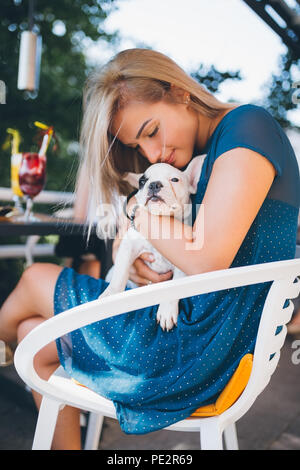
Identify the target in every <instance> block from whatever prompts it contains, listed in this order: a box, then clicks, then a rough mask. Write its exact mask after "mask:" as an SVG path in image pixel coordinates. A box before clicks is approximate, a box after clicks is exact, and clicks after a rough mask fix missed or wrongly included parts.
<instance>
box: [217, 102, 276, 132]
mask: <svg viewBox="0 0 300 470" xmlns="http://www.w3.org/2000/svg"><path fill="white" fill-rule="evenodd" d="M241 118H243V119H241ZM245 119H246V120H247V122H249V121H252V120H257V121H256V122H261V121H265V122H270V123H272V125H275V126H276V127H277V121H276V120H275V119H274V118H273V116H272V115H271V114H270V113H269V111H268V110H267V109H265V108H264V107H263V106H259V105H256V104H251V103H247V104H237V105H236V106H234V107H233V108H232V109H229V110H228V111H227V113H226V115H225V117H224V118H223V120H222V121H223V122H224V124H226V122H232V121H236V122H237V123H240V124H243V123H244V122H245ZM222 121H221V123H222Z"/></svg>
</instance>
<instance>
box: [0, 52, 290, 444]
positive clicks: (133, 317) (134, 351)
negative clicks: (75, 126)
mask: <svg viewBox="0 0 300 470" xmlns="http://www.w3.org/2000/svg"><path fill="white" fill-rule="evenodd" d="M81 146H82V151H83V165H84V166H85V168H86V171H87V175H88V176H87V177H88V181H89V187H90V188H91V193H90V195H91V199H92V203H93V207H97V205H98V204H99V201H103V202H107V203H114V201H115V196H116V194H122V195H127V194H129V192H130V190H131V188H130V187H129V186H128V183H126V181H125V180H124V176H125V175H126V172H128V171H135V172H137V173H139V172H142V171H144V169H145V168H147V166H149V165H150V164H153V163H157V162H168V163H169V164H171V165H173V166H175V167H176V168H180V169H183V168H185V167H186V166H187V165H188V164H189V162H190V161H191V159H192V158H193V157H194V156H195V155H198V154H200V153H206V154H207V156H206V159H205V162H204V165H203V168H202V172H201V175H200V179H199V182H198V189H197V193H196V194H195V195H193V200H192V203H193V207H194V208H195V207H197V205H199V204H202V207H204V243H203V245H202V247H201V249H200V248H199V246H201V243H200V244H199V238H200V237H201V236H202V229H203V226H202V225H200V221H201V218H200V217H199V214H196V213H194V216H193V226H192V227H190V228H186V230H184V231H183V232H182V233H184V235H183V237H182V238H181V239H178V237H175V236H174V233H177V234H178V233H179V232H178V228H180V226H181V225H182V224H181V222H180V221H179V220H176V219H171V221H170V219H169V217H166V216H158V215H157V216H151V229H152V228H153V232H151V233H156V234H157V233H161V235H162V236H161V237H160V238H159V239H157V238H154V239H151V233H148V230H147V227H149V224H148V214H147V213H146V212H145V211H143V210H138V211H136V213H135V226H136V228H137V230H139V231H140V232H141V233H142V234H143V235H144V236H147V237H148V238H149V239H150V240H151V242H152V243H153V245H154V246H155V248H157V249H158V250H159V251H160V252H161V253H162V254H163V255H164V256H165V257H166V258H168V259H169V260H170V261H171V262H172V263H173V264H174V265H176V266H178V267H179V269H181V270H182V271H183V272H185V273H186V274H187V275H191V274H196V273H205V272H208V271H214V270H219V269H226V268H230V267H235V266H242V265H248V264H256V263H264V262H269V261H276V260H283V259H290V258H293V257H294V253H295V246H296V232H297V217H298V208H299V173H298V166H297V162H296V158H295V155H294V152H293V149H292V147H291V145H290V143H289V141H288V139H287V137H286V135H285V134H284V132H283V130H282V129H281V128H280V126H279V125H278V124H277V123H276V122H275V121H274V119H273V118H272V117H271V116H270V114H269V113H268V112H267V111H265V110H264V109H263V108H261V107H258V106H254V105H249V104H246V105H238V104H230V105H229V104H224V103H221V102H220V101H218V100H217V99H216V98H215V97H214V96H212V95H211V94H210V93H208V92H207V91H205V89H204V88H203V87H202V86H201V85H199V84H198V83H197V82H195V81H194V80H193V79H191V78H190V77H189V76H188V75H187V74H186V73H185V72H184V71H183V70H182V69H181V68H180V67H178V66H177V65H176V64H175V63H174V62H173V61H172V60H171V59H169V58H168V57H166V56H164V55H162V54H160V53H158V52H154V51H150V50H144V49H131V50H127V51H123V52H121V53H119V54H118V55H117V56H116V57H115V58H114V59H112V60H111V61H110V62H109V63H108V64H107V65H106V66H105V67H104V68H103V69H101V70H100V71H97V72H95V73H94V74H93V75H92V76H91V77H90V78H89V80H88V82H87V87H86V90H85V95H84V118H83V123H82V131H81ZM174 184H175V183H174ZM132 204H133V201H132V199H131V200H130V202H129V204H128V206H127V212H128V213H130V211H131V210H132ZM170 223H171V230H170ZM119 225H120V226H119V230H120V232H119V233H122V231H124V227H123V226H121V224H119ZM158 227H160V229H161V231H160V232H159V231H158V230H156V229H158ZM181 228H182V227H181ZM125 229H126V227H125ZM166 230H168V232H167V233H169V234H170V236H169V238H168V239H166V237H164V236H163V235H164V233H166ZM118 243H119V242H118V240H116V242H115V247H114V248H115V250H116V249H117V247H118ZM144 259H146V255H144ZM171 276H172V274H171V273H166V274H163V275H158V274H157V273H155V272H154V271H152V270H151V269H150V268H149V267H148V266H146V264H145V263H144V262H143V259H139V260H137V261H136V262H135V264H134V271H133V272H132V275H131V280H132V281H134V282H135V283H137V284H138V285H145V284H147V283H149V281H151V282H161V281H164V280H168V279H170V278H171ZM106 286H107V283H106V282H105V281H104V280H102V279H100V280H96V279H94V278H92V277H89V276H80V275H79V274H77V273H75V272H74V271H73V270H72V269H70V268H64V269H62V268H61V267H58V266H54V265H43V264H36V265H33V266H32V267H31V268H29V269H28V270H26V271H25V272H24V274H23V276H22V278H21V280H20V282H19V284H18V286H17V287H16V289H15V290H14V291H13V292H12V294H11V295H10V296H9V298H8V299H7V300H6V302H5V303H4V305H3V306H2V309H1V312H0V338H1V339H3V340H4V341H6V342H10V341H14V340H15V339H16V338H17V339H18V340H19V341H20V340H21V339H22V338H23V337H24V336H25V335H26V334H27V333H28V331H30V330H31V329H32V328H34V327H35V326H36V325H37V324H39V323H40V322H42V321H44V320H45V319H47V318H50V317H51V316H52V315H53V314H59V313H60V312H61V311H64V310H66V309H68V308H71V307H73V306H75V305H77V304H80V303H83V302H88V301H91V300H94V299H96V298H98V296H99V295H100V294H101V292H103V290H104V289H105V287H106ZM269 287H270V285H269V283H268V284H257V285H254V286H248V287H241V288H236V289H229V290H226V291H220V292H213V293H211V294H206V295H200V296H194V297H189V298H185V299H181V301H180V313H179V318H178V324H177V327H176V328H173V329H172V330H171V331H169V332H167V331H163V330H162V329H161V327H160V326H159V325H157V323H156V311H157V305H155V306H153V307H149V308H145V309H141V310H137V311H135V312H131V313H130V314H129V315H121V316H118V317H114V318H112V319H108V320H104V321H101V322H98V323H95V324H92V325H90V326H88V327H85V328H83V329H81V330H77V331H75V332H73V333H71V334H70V335H68V336H67V337H64V338H62V339H61V340H59V341H57V347H56V346H55V345H54V344H51V345H49V346H48V347H47V348H45V350H44V351H41V352H40V353H39V354H38V355H37V358H36V368H37V370H38V372H39V373H40V375H42V376H43V377H46V378H47V377H49V375H50V374H51V373H52V371H53V370H54V369H55V368H56V367H57V365H58V362H59V361H60V362H61V363H62V364H63V366H64V367H65V368H66V370H67V372H68V373H69V374H70V375H72V377H74V378H75V379H77V380H78V381H79V382H81V383H82V384H84V385H86V386H88V387H90V388H91V389H93V390H95V391H96V392H98V393H99V394H101V395H104V396H106V397H107V398H109V399H111V400H113V401H114V402H115V406H116V410H117V415H118V418H119V421H120V424H121V427H122V429H123V430H124V431H125V432H127V433H137V434H138V433H145V432H149V431H154V430H157V429H159V428H161V427H163V426H167V425H169V424H172V423H173V422H176V421H178V420H181V419H183V418H186V417H187V416H189V415H190V414H191V413H192V412H193V411H194V410H195V409H197V408H198V407H199V406H201V405H206V404H209V403H212V402H214V401H215V400H216V398H217V396H218V395H219V394H220V392H221V391H222V390H223V389H224V387H225V385H226V384H227V382H228V381H229V379H230V377H231V376H232V374H233V372H234V371H235V369H236V368H237V366H238V364H239V361H240V360H241V358H242V357H243V356H244V355H245V354H246V353H248V352H253V349H254V345H255V339H256V334H257V328H258V324H259V319H260V315H261V312H262V307H263V304H264V300H265V297H266V295H267V292H268V289H269ZM35 398H36V401H37V403H39V400H40V397H38V396H37V395H35ZM66 426H69V428H68V432H65V431H64V430H65V429H66ZM53 445H54V447H56V448H78V447H79V445H80V442H79V426H78V412H77V411H76V410H74V409H72V408H65V409H64V410H63V411H62V412H61V416H60V418H59V421H58V425H57V429H56V435H55V441H54V444H53Z"/></svg>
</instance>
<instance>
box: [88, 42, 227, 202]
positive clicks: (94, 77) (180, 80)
mask: <svg viewBox="0 0 300 470" xmlns="http://www.w3.org/2000/svg"><path fill="white" fill-rule="evenodd" d="M171 85H173V86H175V87H178V88H179V89H181V90H184V91H185V92H188V93H189V95H190V102H189V106H190V108H192V109H194V110H195V111H196V112H198V113H202V114H204V115H206V116H208V117H210V118H215V117H217V116H218V115H219V113H220V112H222V111H224V110H225V109H228V108H230V107H232V105H229V104H225V103H221V102H220V101H219V100H218V99H217V98H215V97H214V96H213V95H212V94H211V93H210V92H208V91H207V90H206V89H205V88H204V87H203V86H201V85H200V84H199V83H198V82H196V81H195V80H194V79H193V78H191V77H190V76H189V75H188V74H187V73H186V72H184V70H182V69H181V67H179V66H178V65H177V64H176V63H175V62H174V61H173V60H172V59H170V58H169V57H167V56H165V55H164V54H162V53H160V52H156V51H153V50H149V49H138V48H136V49H128V50H125V51H122V52H120V53H119V54H117V55H116V56H115V57H114V58H113V59H112V60H110V61H109V62H108V63H107V64H106V65H105V66H104V67H102V68H100V69H98V70H95V71H94V72H93V73H92V74H91V75H90V76H89V77H88V79H87V81H86V85H85V88H84V95H83V113H84V114H83V121H82V126H81V135H80V147H81V169H80V171H81V170H82V168H84V170H85V172H86V175H87V178H88V189H89V191H90V203H91V205H92V207H94V208H95V207H98V206H99V204H100V203H106V204H112V205H113V206H116V204H117V203H116V197H118V196H119V195H128V194H129V192H130V191H131V190H132V188H131V187H130V185H129V183H128V182H127V181H125V180H124V176H125V174H126V173H127V172H135V173H141V172H144V171H145V170H146V168H147V167H148V166H149V165H150V163H149V162H148V160H147V159H146V158H144V157H142V156H141V155H140V154H139V153H138V152H137V151H136V150H134V149H133V148H128V147H126V146H124V145H123V144H122V143H121V142H120V141H119V140H118V138H117V137H118V136H117V134H116V135H115V137H113V136H112V133H111V127H112V122H113V119H114V116H115V114H116V113H117V112H118V110H120V109H122V108H124V107H125V106H126V105H128V103H129V102H130V101H131V100H135V101H139V102H145V103H156V102H159V101H160V100H168V101H169V102H174V93H171Z"/></svg>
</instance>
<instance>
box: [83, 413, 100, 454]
mask: <svg viewBox="0 0 300 470" xmlns="http://www.w3.org/2000/svg"><path fill="white" fill-rule="evenodd" d="M103 420H104V416H103V415H101V414H99V413H90V415H89V420H88V425H87V431H86V438H85V444H84V450H97V449H98V446H99V441H100V435H101V431H102V425H103Z"/></svg>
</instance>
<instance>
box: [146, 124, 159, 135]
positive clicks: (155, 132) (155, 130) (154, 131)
mask: <svg viewBox="0 0 300 470" xmlns="http://www.w3.org/2000/svg"><path fill="white" fill-rule="evenodd" d="M158 129H159V127H158V126H156V127H155V129H154V130H153V131H152V132H151V134H148V137H154V136H155V134H157V132H158Z"/></svg>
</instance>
